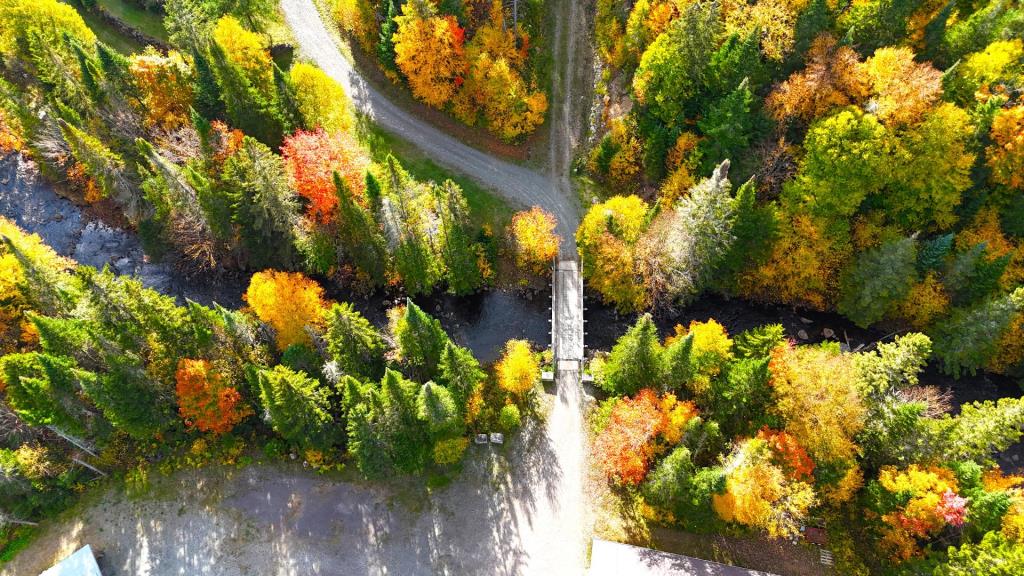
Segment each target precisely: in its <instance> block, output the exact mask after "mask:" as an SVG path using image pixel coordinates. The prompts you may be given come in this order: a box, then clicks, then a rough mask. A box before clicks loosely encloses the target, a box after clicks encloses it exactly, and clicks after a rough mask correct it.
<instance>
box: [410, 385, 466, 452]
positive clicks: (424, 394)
mask: <svg viewBox="0 0 1024 576" xmlns="http://www.w3.org/2000/svg"><path fill="white" fill-rule="evenodd" d="M416 415H417V416H418V417H419V419H420V420H422V421H423V422H425V423H426V424H427V431H428V433H429V434H430V436H431V438H433V439H434V440H435V441H437V440H440V439H443V438H451V437H453V436H458V435H459V434H461V432H462V419H461V418H460V415H459V409H458V407H457V406H456V405H455V399H454V398H452V393H451V392H449V391H448V389H447V388H445V387H444V386H441V385H439V384H434V383H433V382H427V383H426V384H424V385H423V386H421V387H420V392H419V395H418V396H417V397H416Z"/></svg>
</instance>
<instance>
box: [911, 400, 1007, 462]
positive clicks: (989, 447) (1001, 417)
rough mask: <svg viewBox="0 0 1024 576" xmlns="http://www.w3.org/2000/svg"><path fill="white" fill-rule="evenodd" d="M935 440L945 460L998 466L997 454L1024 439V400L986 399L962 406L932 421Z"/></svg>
mask: <svg viewBox="0 0 1024 576" xmlns="http://www.w3.org/2000/svg"><path fill="white" fill-rule="evenodd" d="M930 424H931V425H932V427H933V428H934V434H935V437H934V439H933V441H932V445H933V446H934V447H935V448H933V449H937V452H938V454H937V456H938V458H940V459H941V460H942V461H946V462H952V461H959V460H970V461H973V462H979V463H981V464H984V465H986V466H994V465H995V460H994V459H993V458H992V456H993V455H995V454H997V453H999V452H1002V451H1003V450H1006V449H1007V448H1009V447H1010V446H1013V445H1014V444H1016V443H1017V442H1019V441H1020V439H1021V436H1024V398H1000V399H999V401H998V402H993V401H991V400H985V401H984V402H971V403H969V404H964V405H963V406H961V407H960V413H959V414H957V415H956V416H950V415H948V414H945V415H943V417H942V418H940V419H937V420H932V421H931V422H930Z"/></svg>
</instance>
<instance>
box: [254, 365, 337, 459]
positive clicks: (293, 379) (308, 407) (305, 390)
mask: <svg viewBox="0 0 1024 576" xmlns="http://www.w3.org/2000/svg"><path fill="white" fill-rule="evenodd" d="M256 385H257V389H258V390H259V397H260V404H261V405H262V406H263V409H264V410H265V411H266V414H267V418H268V420H269V421H270V425H271V426H272V427H273V428H274V431H275V432H277V433H278V434H280V435H281V437H282V438H284V439H285V440H288V441H289V442H293V443H295V444H297V445H299V446H302V447H304V448H314V449H325V448H328V447H330V445H331V444H333V443H334V439H335V433H334V430H333V425H334V420H333V419H332V418H331V414H330V409H331V405H330V399H329V395H328V390H327V389H326V388H324V386H323V385H322V384H320V382H318V381H317V380H314V379H313V378H310V377H309V376H308V375H306V374H305V373H304V372H295V371H293V370H291V369H289V368H287V367H285V366H281V365H278V366H275V367H274V368H273V369H261V370H259V371H258V373H257V376H256Z"/></svg>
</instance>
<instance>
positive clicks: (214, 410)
mask: <svg viewBox="0 0 1024 576" xmlns="http://www.w3.org/2000/svg"><path fill="white" fill-rule="evenodd" d="M174 377H175V381H176V383H177V386H176V388H175V392H176V393H177V396H178V412H179V413H180V414H181V417H182V418H183V419H184V420H185V422H186V424H188V425H189V426H194V427H195V428H196V429H198V430H200V431H202V432H212V433H214V434H224V433H226V432H230V431H231V429H232V428H234V427H235V425H236V424H238V423H239V422H241V421H242V420H244V419H245V418H246V417H247V416H248V415H250V414H252V410H251V409H250V408H249V406H248V405H246V404H245V403H244V401H243V400H242V395H241V394H240V393H239V392H238V390H237V389H235V388H234V387H232V386H230V385H228V384H227V383H226V382H224V379H223V377H222V376H221V374H220V373H219V372H218V371H217V370H215V369H214V368H213V366H212V365H211V364H210V362H208V361H206V360H192V359H189V358H182V359H181V360H180V361H179V362H178V370H177V372H175V375H174Z"/></svg>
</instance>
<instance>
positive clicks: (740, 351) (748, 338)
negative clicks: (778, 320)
mask: <svg viewBox="0 0 1024 576" xmlns="http://www.w3.org/2000/svg"><path fill="white" fill-rule="evenodd" d="M785 340H786V329H785V328H783V327H782V324H765V325H764V326H758V327H757V328H751V329H750V330H744V331H743V332H740V333H739V334H737V335H736V338H733V350H735V351H736V356H738V357H739V358H755V359H756V358H768V357H769V356H771V353H772V350H774V349H775V347H776V346H778V345H779V344H782V343H783V342H784V341H785Z"/></svg>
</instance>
